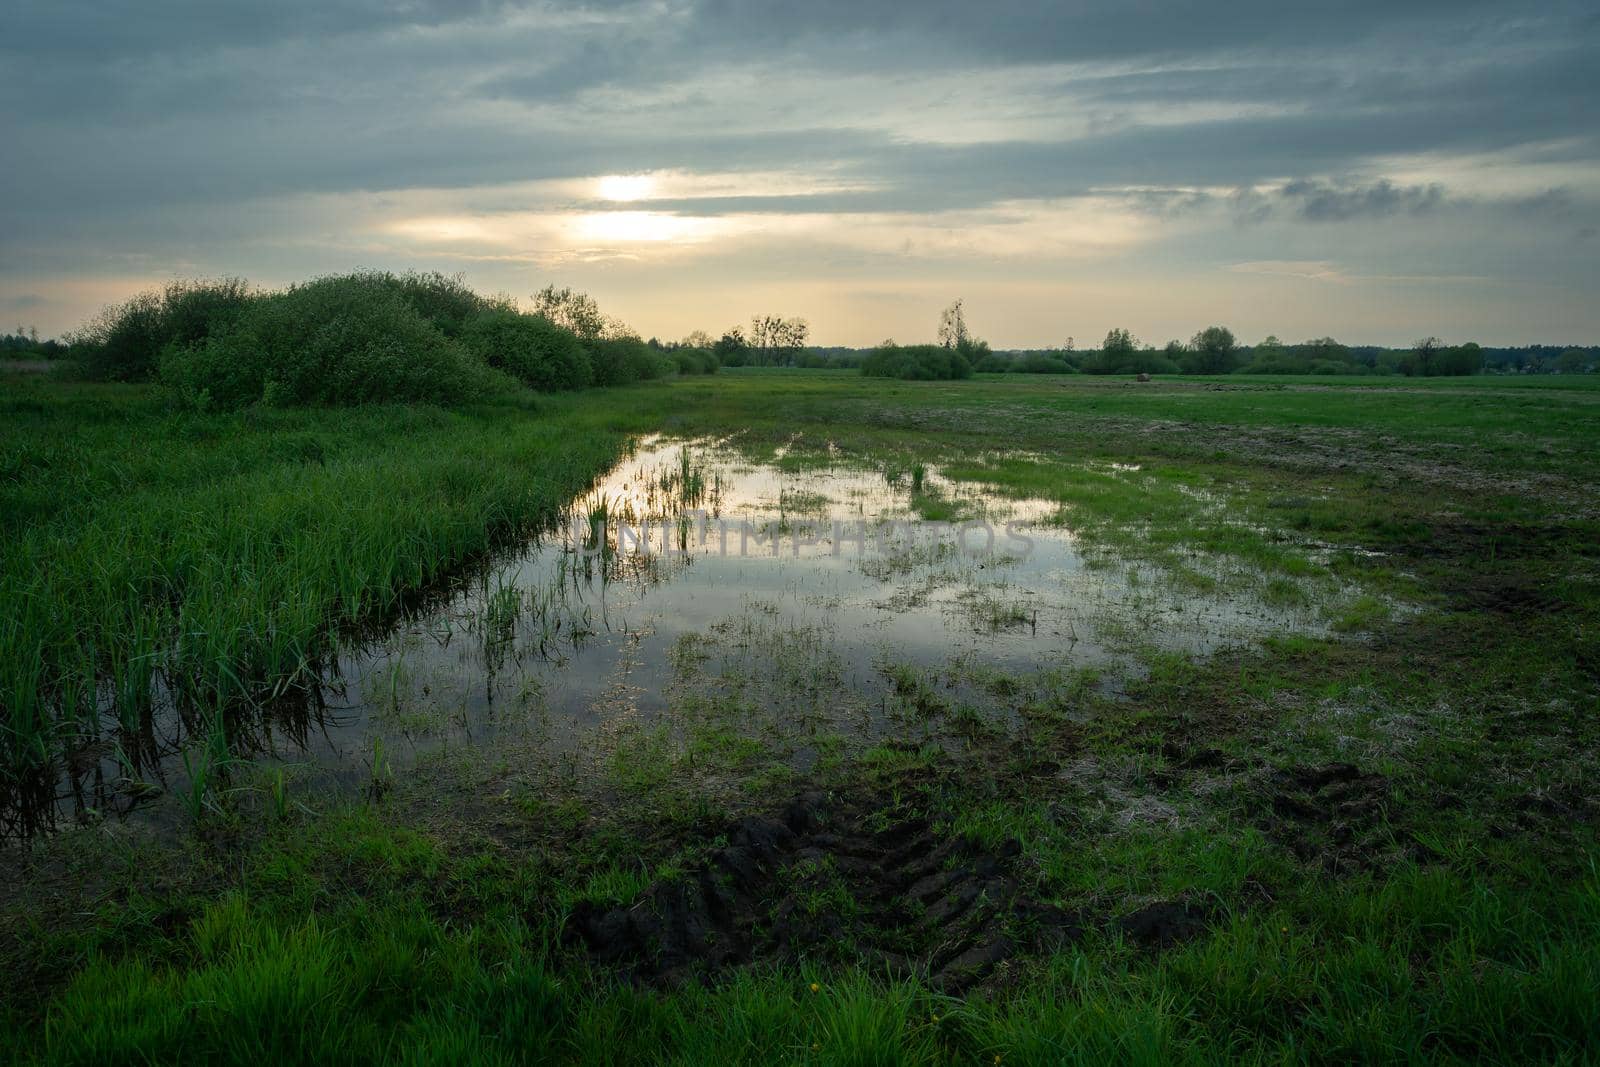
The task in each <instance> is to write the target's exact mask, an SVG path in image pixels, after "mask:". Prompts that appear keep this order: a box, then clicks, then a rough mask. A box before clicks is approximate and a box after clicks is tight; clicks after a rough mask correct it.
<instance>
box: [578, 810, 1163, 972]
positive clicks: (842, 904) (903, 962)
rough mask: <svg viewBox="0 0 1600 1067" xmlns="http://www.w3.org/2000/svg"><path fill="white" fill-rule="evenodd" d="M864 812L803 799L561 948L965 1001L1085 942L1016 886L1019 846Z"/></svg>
mask: <svg viewBox="0 0 1600 1067" xmlns="http://www.w3.org/2000/svg"><path fill="white" fill-rule="evenodd" d="M870 810H871V809H870V806H869V805H849V804H843V803H835V802H830V801H829V800H828V799H827V798H825V797H824V796H823V795H822V794H820V793H807V794H803V795H801V796H800V797H798V798H796V799H795V800H794V801H793V802H791V803H790V804H789V805H788V806H787V807H786V808H785V809H784V810H783V811H782V812H781V813H780V814H779V815H777V816H749V817H746V818H744V819H741V820H740V821H739V822H737V823H735V824H734V825H733V827H732V828H731V829H730V830H729V832H728V833H727V835H726V840H727V843H726V844H725V845H722V846H721V847H719V848H716V849H715V850H713V851H712V852H711V854H710V855H709V857H707V860H706V862H705V863H704V864H703V865H701V866H700V867H699V868H697V869H695V870H693V871H690V872H688V873H686V874H684V875H682V876H681V877H678V878H675V879H672V880H670V881H663V882H658V883H656V884H655V885H653V886H651V887H650V888H649V889H648V890H646V892H645V893H644V894H643V895H642V896H641V897H640V899H639V900H638V901H636V902H635V903H633V904H632V905H630V906H626V907H617V908H606V907H600V906H596V905H592V904H582V905H580V906H579V907H578V908H577V909H575V911H574V913H573V915H572V919H571V922H570V924H569V927H568V929H569V936H570V938H571V939H572V941H573V942H574V943H575V944H577V945H578V946H581V947H582V948H583V949H584V950H585V951H586V952H587V953H588V954H589V955H590V956H591V957H592V958H593V959H594V960H595V961H596V962H598V963H601V964H603V965H606V966H608V967H613V968H616V969H618V970H619V971H621V972H622V973H624V974H626V975H628V976H629V977H632V978H634V979H636V980H642V981H663V980H666V981H670V980H673V979H676V978H679V977H683V976H685V975H688V974H690V973H694V972H698V971H706V970H715V969H718V968H722V967H728V966H735V965H739V964H744V963H750V962H755V961H758V960H769V959H771V960H790V961H792V960H797V959H803V958H818V957H820V958H829V959H860V960H865V961H867V962H869V963H872V964H875V965H877V966H880V967H884V968H887V969H889V970H891V971H894V972H899V973H907V974H913V973H914V974H919V975H922V976H925V977H926V978H928V979H929V980H930V981H931V983H932V984H933V985H935V986H936V987H937V988H940V989H943V990H945V991H948V992H961V991H963V990H966V989H968V988H970V987H971V986H973V985H974V984H976V983H978V982H981V981H982V980H984V979H985V978H986V977H988V976H989V975H990V974H991V973H993V972H994V970H995V969H996V967H998V966H1000V965H1001V964H1003V963H1004V962H1006V961H1007V960H1010V959H1012V958H1013V957H1016V956H1018V955H1022V954H1027V953H1031V952H1039V951H1049V950H1051V949H1054V948H1059V947H1060V946H1062V945H1064V944H1067V943H1069V942H1071V941H1073V940H1075V939H1076V938H1078V936H1079V935H1080V934H1081V927H1080V925H1079V922H1078V919H1077V917H1076V916H1074V915H1071V914H1069V913H1067V912H1065V911H1062V910H1061V909H1059V908H1056V907H1053V906H1051V905H1048V904H1044V903H1041V902H1038V901H1035V900H1032V899H1029V898H1028V896H1027V895H1026V893H1025V892H1024V891H1023V890H1022V889H1021V888H1020V887H1019V884H1018V881H1017V879H1016V877H1015V875H1014V873H1013V866H1014V862H1015V860H1016V857H1017V855H1018V853H1019V851H1020V848H1019V846H1018V844H1017V842H1015V841H1008V842H1006V843H1005V844H1004V845H1003V846H1002V847H1000V848H998V849H995V850H991V851H985V850H982V849H980V848H978V847H977V845H976V844H975V843H974V842H972V841H969V840H966V839H963V838H956V837H947V836H941V835H940V834H938V833H937V832H936V831H935V830H934V829H933V828H932V827H931V826H930V825H929V823H928V821H927V820H926V819H923V818H920V817H913V818H909V819H905V820H902V821H899V822H895V823H892V824H890V825H887V826H881V825H877V824H875V822H874V820H873V819H872V817H871V815H870ZM1138 929H1139V931H1141V932H1142V931H1143V930H1144V926H1142V925H1140V926H1138ZM1134 936H1141V935H1140V934H1135V935H1134ZM1158 940H1159V939H1158Z"/></svg>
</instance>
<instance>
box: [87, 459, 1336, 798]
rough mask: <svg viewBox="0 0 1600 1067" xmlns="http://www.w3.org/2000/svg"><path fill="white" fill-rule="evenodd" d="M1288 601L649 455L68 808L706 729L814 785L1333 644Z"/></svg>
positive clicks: (1048, 529)
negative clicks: (391, 619) (868, 763)
mask: <svg viewBox="0 0 1600 1067" xmlns="http://www.w3.org/2000/svg"><path fill="white" fill-rule="evenodd" d="M1008 458H1010V459H1013V460H1014V459H1016V458H1017V457H1016V456H1009V457H1008ZM1108 468H1109V470H1108V473H1109V474H1111V475H1113V476H1116V477H1122V478H1128V479H1136V478H1137V477H1138V476H1139V467H1138V465H1131V464H1111V465H1108ZM1129 491H1130V492H1134V491H1136V487H1135V485H1134V483H1132V482H1130V488H1129ZM1205 503H1206V504H1207V506H1212V507H1225V506H1226V502H1225V501H1216V500H1211V501H1206V502H1205ZM1241 575H1244V576H1245V577H1247V578H1249V579H1250V580H1248V581H1243V582H1241V581H1238V580H1236V579H1237V578H1239V577H1240V576H1241ZM1285 585H1286V583H1285V580H1284V579H1281V578H1280V579H1277V580H1276V582H1275V584H1272V585H1266V586H1263V585H1262V583H1261V582H1260V581H1259V576H1258V575H1257V576H1250V575H1248V574H1245V572H1243V571H1241V570H1240V568H1239V567H1238V565H1237V564H1229V563H1228V562H1227V561H1225V560H1223V559H1221V558H1212V557H1208V556H1206V555H1205V554H1203V553H1198V552H1191V553H1188V554H1186V556H1185V558H1184V560H1183V568H1182V572H1181V573H1173V572H1171V571H1169V570H1168V569H1167V568H1166V567H1164V566H1161V565H1157V564H1154V563H1150V562H1138V561H1135V560H1131V559H1126V558H1122V557H1121V556H1119V554H1118V553H1117V552H1115V551H1112V550H1108V549H1106V548H1098V549H1095V548H1091V547H1089V546H1086V545H1085V544H1083V543H1082V542H1081V541H1080V539H1079V537H1078V535H1077V534H1076V533H1075V532H1074V528H1073V521H1072V515H1071V513H1070V511H1069V510H1067V509H1065V508H1063V507H1062V506H1060V505H1057V504H1055V503H1052V502H1049V501H1045V500H1039V499H1029V498H1016V497H1013V496H1008V495H1005V494H1003V493H1002V492H1000V491H998V490H997V489H995V488H994V487H991V486H986V485H984V484H983V483H981V482H973V481H953V480H951V479H949V478H947V477H945V476H944V475H943V474H942V473H941V471H940V470H939V469H938V468H937V467H932V466H926V465H924V464H921V463H914V464H909V465H905V466H898V465H895V464H893V463H888V464H877V465H866V464H863V463H861V462H859V461H854V462H849V461H846V460H845V459H843V458H842V457H837V456H833V455H830V454H826V453H822V454H808V455H805V456H794V455H788V454H786V453H785V450H783V449H780V450H778V453H777V454H776V455H772V456H769V457H768V458H767V459H766V460H764V461H757V460H754V459H752V458H750V457H749V456H747V455H746V454H745V453H743V452H741V450H740V449H739V447H738V442H737V441H736V440H732V439H693V440H671V439H667V438H664V437H651V438H646V439H644V440H642V441H641V442H639V443H638V445H637V447H636V448H635V449H634V450H633V451H632V453H631V454H630V455H629V456H627V458H625V459H624V460H623V461H622V462H620V463H618V464H617V465H616V466H615V467H614V468H613V469H612V470H611V471H609V472H608V473H606V474H605V475H604V476H603V477H602V478H601V479H600V480H599V481H598V483H597V484H596V485H595V486H594V487H593V489H592V490H591V491H590V492H588V493H587V494H584V495H583V496H582V497H581V498H580V499H578V500H575V501H573V503H572V505H571V507H570V509H569V513H568V515H567V517H566V520H565V521H564V522H562V523H561V524H560V525H559V526H558V528H556V529H554V530H550V531H548V532H547V534H546V535H544V536H542V537H540V538H538V539H535V540H534V541H532V542H531V543H529V544H527V545H525V546H523V547H522V548H520V549H518V550H516V551H515V552H513V553H509V554H505V555H502V556H500V557H497V558H495V559H493V560H491V561H489V562H487V563H486V564H485V565H483V566H481V567H480V568H478V569H476V570H475V571H474V572H473V573H472V574H471V575H469V576H466V577H463V578H461V579H459V580H458V581H457V582H455V583H454V584H452V585H450V586H448V587H446V588H444V589H441V590H436V591H435V592H434V594H433V595H432V596H431V597H430V598H429V599H427V600H426V601H425V602H424V603H423V605H422V606H421V607H420V608H419V609H417V610H415V611H413V612H412V613H410V614H409V615H407V616H406V617H405V618H403V619H402V620H401V621H400V622H399V624H398V625H397V626H395V627H394V628H393V629H392V630H390V631H389V632H387V633H386V634H384V635H382V636H381V637H378V638H376V639H362V640H359V641H357V640H351V641H348V642H347V643H346V646H345V647H344V648H342V649H341V650H340V652H339V653H338V655H337V656H336V658H334V659H333V660H332V662H331V663H329V664H328V665H327V666H326V667H325V668H324V669H323V670H322V671H321V675H320V678H319V679H317V680H315V681H313V682H312V683H310V684H309V685H301V686H296V687H293V688H291V689H289V690H287V691H285V692H284V693H282V694H279V695H277V696H275V697H274V698H273V699H269V700H267V701H265V702H264V703H263V705H262V707H261V709H260V714H259V715H254V714H252V715H250V716H242V717H239V718H238V719H236V720H235V721H233V722H231V723H230V726H229V730H228V734H227V736H226V737H216V738H210V739H207V738H204V737H202V738H200V742H201V743H199V744H197V743H196V739H195V734H196V732H197V730H196V726H195V724H194V722H193V721H191V720H190V719H188V718H186V717H185V716H183V715H180V714H178V713H177V712H176V711H170V712H169V713H167V714H165V715H163V714H160V713H158V714H157V715H155V716H154V717H153V719H152V724H151V728H150V730H149V731H147V732H146V734H145V735H144V736H143V737H142V738H139V739H137V742H138V747H137V749H135V748H134V747H131V746H127V745H124V746H123V747H119V748H115V749H112V748H109V747H108V746H105V745H102V746H100V747H99V748H98V749H91V750H88V751H86V753H85V754H84V758H82V759H80V760H79V761H77V763H75V764H74V765H73V766H71V767H69V774H68V779H67V780H66V781H65V782H63V784H62V788H61V789H60V790H59V791H58V794H57V803H58V805H59V806H60V808H61V813H62V814H72V815H77V816H79V817H82V816H84V815H88V814H93V813H96V812H101V813H103V812H109V811H127V810H132V809H133V808H136V807H138V806H139V805H140V803H141V802H142V801H144V800H146V799H153V798H155V797H157V796H159V795H161V794H162V793H164V792H168V791H177V792H179V793H180V795H182V794H183V793H184V792H185V791H186V790H193V789H195V780H196V778H201V777H204V776H211V777H213V778H215V777H217V776H218V775H220V774H222V773H223V772H224V771H225V770H226V768H228V767H230V766H237V765H238V764H240V763H242V762H243V761H244V760H247V759H248V760H252V761H256V762H257V763H260V764H264V765H266V766H269V767H270V766H278V767H286V768H289V769H290V771H291V772H292V773H293V775H294V778H295V780H296V782H297V783H298V784H309V785H328V784H336V785H343V786H348V787H352V788H357V787H363V786H365V787H369V788H371V787H374V783H381V782H382V781H383V780H384V779H385V778H386V777H387V776H389V775H392V774H393V773H395V770H396V768H401V767H404V766H405V764H406V763H407V762H408V761H411V760H413V759H415V758H417V757H418V756H419V755H421V754H423V753H427V752H430V751H435V750H438V749H440V748H448V747H451V746H461V745H472V746H489V747H493V746H497V745H499V746H507V747H508V748H509V747H510V746H512V745H515V746H517V748H518V750H519V751H527V747H526V746H528V745H532V746H536V748H537V750H538V751H539V752H540V753H541V754H542V755H544V756H556V755H560V754H562V753H569V754H571V753H575V754H580V755H581V754H584V753H590V752H592V751H594V750H595V749H596V748H597V747H599V746H601V745H603V743H604V738H606V737H607V736H614V735H615V734H616V733H617V732H618V731H626V730H640V729H659V730H661V731H664V733H665V736H666V737H667V738H668V743H674V741H675V743H680V744H681V743H685V742H684V741H683V738H684V736H685V730H686V729H687V724H686V722H685V717H686V716H694V715H696V714H699V715H701V716H705V715H714V716H715V717H716V723H717V729H718V730H719V731H720V732H721V734H722V735H724V736H734V737H738V736H747V737H755V736H759V737H760V738H761V739H762V743H763V744H766V745H769V746H771V745H777V746H779V747H780V748H781V749H782V750H783V751H785V752H787V753H788V754H789V758H790V759H791V761H792V763H793V764H794V765H795V766H796V767H797V768H801V769H804V768H805V767H806V766H807V765H808V764H809V763H810V762H811V761H813V760H814V759H815V758H817V755H818V752H819V751H822V750H825V749H826V747H827V746H828V745H829V744H841V743H844V742H855V743H861V742H870V741H872V740H874V739H876V738H879V737H882V736H887V735H890V734H893V735H894V736H898V737H905V736H907V735H908V733H909V734H910V735H913V736H916V737H919V738H921V739H922V740H923V741H925V742H929V743H936V744H937V743H942V740H943V739H945V738H947V737H949V736H951V735H952V734H953V733H954V734H962V733H970V732H971V731H973V730H975V729H981V730H993V729H1004V728H1005V727H1006V726H1007V725H1008V724H1009V723H1011V722H1012V721H1014V719H1015V717H1016V715H1017V712H1018V708H1019V706H1020V705H1021V704H1023V703H1024V702H1025V696H1024V691H1025V689H1026V687H1027V684H1028V683H1027V679H1030V678H1038V677H1043V678H1049V679H1051V680H1053V681H1054V682H1056V683H1059V682H1060V681H1061V680H1062V679H1064V678H1069V679H1072V680H1073V682H1074V684H1079V685H1088V686H1092V687H1095V688H1097V689H1100V690H1105V691H1111V690H1114V689H1115V688H1116V687H1117V686H1118V685H1120V684H1121V683H1122V682H1124V681H1125V680H1127V679H1128V678H1131V677H1136V676H1137V675H1138V674H1139V672H1140V671H1141V670H1142V667H1141V664H1142V662H1143V660H1142V657H1145V656H1148V655H1149V654H1151V653H1153V652H1155V653H1160V652H1175V653H1188V654H1200V655H1204V654H1207V653H1210V652H1212V651H1214V650H1216V649H1218V648H1221V647H1225V646H1230V645H1240V644H1246V645H1248V644H1251V643H1257V642H1259V641H1260V640H1262V639H1263V638H1265V637H1267V636H1271V635H1276V636H1285V635H1297V634H1298V635H1315V634H1322V633H1326V632H1327V629H1328V619H1329V600H1330V596H1331V597H1332V598H1333V599H1335V600H1337V599H1338V598H1339V597H1340V596H1341V595H1342V593H1341V592H1340V591H1339V589H1338V587H1337V585H1336V583H1331V582H1330V581H1329V580H1328V579H1327V578H1326V576H1318V577H1317V580H1316V581H1315V582H1308V583H1306V586H1307V591H1302V590H1301V589H1300V588H1299V587H1298V586H1289V591H1290V593H1291V594H1292V595H1289V596H1285V595H1283V589H1284V588H1285ZM1329 590H1333V592H1332V593H1331V594H1330V592H1329ZM258 769H259V768H258ZM280 780H281V779H280Z"/></svg>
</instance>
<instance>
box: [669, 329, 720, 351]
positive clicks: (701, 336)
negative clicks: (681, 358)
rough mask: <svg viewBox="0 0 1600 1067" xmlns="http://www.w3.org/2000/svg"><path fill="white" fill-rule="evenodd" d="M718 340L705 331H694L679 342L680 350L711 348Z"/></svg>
mask: <svg viewBox="0 0 1600 1067" xmlns="http://www.w3.org/2000/svg"><path fill="white" fill-rule="evenodd" d="M714 344H716V340H715V339H714V338H713V337H712V336H711V335H710V334H709V333H706V332H705V331H704V330H692V331H690V332H689V334H688V335H687V336H686V337H684V339H683V340H681V341H679V342H678V346H679V347H680V348H710V347H711V346H712V345H714Z"/></svg>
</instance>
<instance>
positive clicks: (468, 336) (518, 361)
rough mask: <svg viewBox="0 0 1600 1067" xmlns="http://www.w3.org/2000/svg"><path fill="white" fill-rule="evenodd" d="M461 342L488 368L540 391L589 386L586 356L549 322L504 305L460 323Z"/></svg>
mask: <svg viewBox="0 0 1600 1067" xmlns="http://www.w3.org/2000/svg"><path fill="white" fill-rule="evenodd" d="M461 343H462V345H463V346H465V347H466V349H467V351H468V352H470V353H472V354H473V355H474V356H476V357H477V358H478V359H481V360H483V362H484V363H486V364H488V365H489V366H491V367H495V368H497V369H499V370H503V371H505V372H506V373H507V374H510V375H511V376H512V377H514V378H517V379H518V380H520V381H521V382H523V384H525V385H528V386H530V387H532V388H534V389H538V390H541V391H543V392H554V391H557V390H561V389H582V388H584V387H585V386H587V385H591V384H593V382H594V366H593V364H592V363H591V362H590V359H589V353H588V351H587V350H585V348H584V347H583V344H582V342H580V341H579V340H578V339H577V338H576V337H575V336H573V335H572V333H570V332H569V331H567V330H563V329H562V328H561V327H559V326H557V325H556V324H555V323H553V322H551V321H550V320H549V319H546V318H543V317H541V316H539V315H524V314H522V313H521V312H519V311H517V310H515V309H514V308H510V307H496V308H491V309H489V310H487V311H479V312H477V313H476V314H475V315H473V316H471V317H470V318H469V319H468V320H467V321H466V323H465V325H464V328H463V330H462V333H461Z"/></svg>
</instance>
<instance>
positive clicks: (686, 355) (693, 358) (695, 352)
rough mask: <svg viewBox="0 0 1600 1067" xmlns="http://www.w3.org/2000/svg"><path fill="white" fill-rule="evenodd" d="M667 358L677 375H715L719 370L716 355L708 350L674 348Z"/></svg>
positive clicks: (719, 365) (719, 366)
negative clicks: (675, 368)
mask: <svg viewBox="0 0 1600 1067" xmlns="http://www.w3.org/2000/svg"><path fill="white" fill-rule="evenodd" d="M667 358H668V359H670V360H671V361H672V363H673V365H674V366H675V367H677V368H678V373H679V374H715V373H717V371H718V370H720V369H721V364H720V363H718V361H717V355H716V353H715V352H712V351H711V350H710V349H709V348H675V349H673V350H672V351H671V352H669V353H667Z"/></svg>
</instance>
